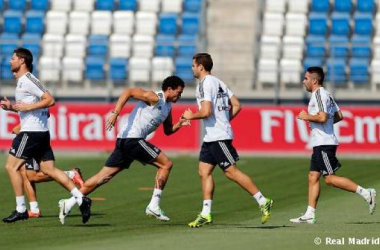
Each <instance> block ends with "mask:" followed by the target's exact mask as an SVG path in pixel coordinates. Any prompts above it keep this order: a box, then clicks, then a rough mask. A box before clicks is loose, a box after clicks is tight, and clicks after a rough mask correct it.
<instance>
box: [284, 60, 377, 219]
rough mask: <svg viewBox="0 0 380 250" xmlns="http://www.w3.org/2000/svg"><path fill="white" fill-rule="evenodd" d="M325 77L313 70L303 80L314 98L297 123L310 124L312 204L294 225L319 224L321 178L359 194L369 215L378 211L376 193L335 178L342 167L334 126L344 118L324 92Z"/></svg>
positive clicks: (344, 179) (320, 72)
mask: <svg viewBox="0 0 380 250" xmlns="http://www.w3.org/2000/svg"><path fill="white" fill-rule="evenodd" d="M324 76H325V75H324V73H323V69H322V68H320V67H310V68H308V69H307V70H306V73H305V78H304V80H303V84H304V85H305V88H306V90H307V91H308V92H311V93H312V94H311V99H310V102H309V106H308V111H307V112H306V111H304V110H302V111H301V112H300V113H299V114H298V119H301V120H304V121H308V122H309V125H310V128H311V145H312V147H313V154H312V156H311V162H310V171H309V204H308V207H307V210H306V212H305V214H303V215H302V216H300V217H298V218H295V219H291V220H290V221H291V222H293V223H308V224H315V223H316V219H315V211H316V208H317V203H318V198H319V195H320V184H319V179H320V177H321V175H322V176H323V177H324V179H325V182H326V184H327V185H330V186H333V187H336V188H340V189H343V190H346V191H349V192H353V193H355V192H356V193H357V194H359V195H360V196H362V197H363V198H364V199H365V201H366V202H367V203H368V205H369V212H370V214H373V212H374V211H375V206H376V202H375V197H376V191H375V189H373V188H368V189H365V188H362V187H361V186H359V185H358V184H356V183H354V182H353V181H352V180H350V179H347V178H345V177H341V176H337V175H335V172H336V171H337V170H338V169H339V168H340V167H341V164H340V163H339V161H338V159H337V157H336V151H337V148H338V145H339V143H338V139H337V138H336V136H335V134H334V123H337V122H339V121H341V120H343V115H342V112H341V111H340V109H339V107H338V105H337V104H336V102H335V100H334V98H333V97H332V96H331V94H330V93H329V92H328V91H327V90H326V89H324V88H323V80H324Z"/></svg>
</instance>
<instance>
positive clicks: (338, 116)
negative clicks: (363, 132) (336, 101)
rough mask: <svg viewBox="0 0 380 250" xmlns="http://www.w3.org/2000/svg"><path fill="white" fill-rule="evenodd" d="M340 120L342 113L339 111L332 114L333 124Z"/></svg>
mask: <svg viewBox="0 0 380 250" xmlns="http://www.w3.org/2000/svg"><path fill="white" fill-rule="evenodd" d="M341 120H343V114H342V111H340V110H339V111H337V112H335V113H334V124H335V123H337V122H340V121H341Z"/></svg>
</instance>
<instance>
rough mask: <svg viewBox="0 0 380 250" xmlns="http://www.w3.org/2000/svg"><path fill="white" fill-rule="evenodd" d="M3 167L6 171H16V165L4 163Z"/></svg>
mask: <svg viewBox="0 0 380 250" xmlns="http://www.w3.org/2000/svg"><path fill="white" fill-rule="evenodd" d="M5 169H6V170H7V172H16V171H17V167H16V166H13V165H12V164H9V163H7V164H5Z"/></svg>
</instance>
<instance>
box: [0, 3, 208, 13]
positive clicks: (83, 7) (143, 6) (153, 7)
mask: <svg viewBox="0 0 380 250" xmlns="http://www.w3.org/2000/svg"><path fill="white" fill-rule="evenodd" d="M5 2H6V1H5V0H0V11H1V10H2V9H3V8H5V7H7V9H10V10H21V11H23V10H25V9H29V8H30V9H32V10H43V11H46V10H48V9H49V2H50V4H51V6H50V9H51V10H58V11H71V10H80V11H88V12H89V11H93V10H94V9H96V10H110V11H114V10H132V11H137V10H138V9H139V10H144V11H153V12H159V11H162V12H173V13H180V12H182V11H190V12H199V10H201V7H202V5H203V0H117V1H116V0H50V1H49V0H30V5H28V4H27V3H28V2H29V1H27V0H9V1H7V2H8V4H7V6H5Z"/></svg>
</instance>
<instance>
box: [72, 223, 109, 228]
mask: <svg viewBox="0 0 380 250" xmlns="http://www.w3.org/2000/svg"><path fill="white" fill-rule="evenodd" d="M110 226H112V224H108V223H95V224H91V223H89V224H76V225H70V226H69V227H110Z"/></svg>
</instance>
